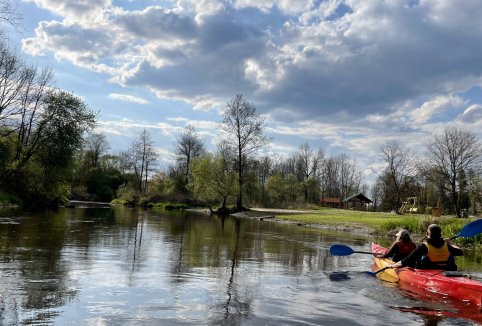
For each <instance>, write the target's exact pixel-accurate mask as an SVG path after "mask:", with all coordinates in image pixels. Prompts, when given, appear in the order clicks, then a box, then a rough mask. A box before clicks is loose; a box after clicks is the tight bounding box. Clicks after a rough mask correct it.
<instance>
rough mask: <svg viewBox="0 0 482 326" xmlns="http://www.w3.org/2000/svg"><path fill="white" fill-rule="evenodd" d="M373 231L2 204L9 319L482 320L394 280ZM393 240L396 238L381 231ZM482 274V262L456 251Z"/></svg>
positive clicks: (0, 233)
mask: <svg viewBox="0 0 482 326" xmlns="http://www.w3.org/2000/svg"><path fill="white" fill-rule="evenodd" d="M372 240H374V239H373V238H372V237H370V236H364V235H354V234H349V233H340V232H333V231H327V230H321V229H316V228H307V227H300V226H297V225H291V224H283V223H276V222H270V221H266V220H264V221H259V220H255V219H241V218H235V217H227V218H221V217H215V216H207V215H203V214H199V213H193V212H162V211H154V210H142V209H132V208H126V207H113V208H109V207H103V208H60V209H58V210H56V211H46V212H36V213H27V212H19V211H16V210H2V211H0V324H1V325H31V324H34V325H35V324H37V325H343V326H347V325H478V322H482V317H481V311H480V310H478V309H477V308H474V307H471V306H466V305H461V304H460V303H458V302H453V301H451V300H449V299H447V298H437V297H434V296H433V295H428V296H424V295H419V294H417V293H416V292H411V291H410V290H407V289H402V288H400V287H398V286H397V285H395V284H392V283H386V282H383V281H381V280H379V279H377V278H376V277H373V276H370V275H368V274H366V273H363V271H367V270H370V269H371V267H372V265H373V262H372V257H371V255H366V254H365V255H364V254H353V255H350V256H345V257H333V256H331V255H330V253H329V247H330V245H331V244H333V243H343V244H346V245H349V246H350V247H352V248H353V249H355V250H360V251H367V250H369V248H370V242H371V241H372ZM375 240H377V241H381V242H384V241H385V242H388V240H387V239H375ZM457 259H459V260H458V261H457V262H458V263H459V267H460V266H461V267H462V268H465V270H467V271H469V272H471V273H472V274H473V275H474V276H475V277H482V267H481V264H480V261H476V259H475V258H471V256H470V255H468V256H467V257H461V258H457Z"/></svg>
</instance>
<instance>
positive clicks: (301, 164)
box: [296, 143, 325, 202]
mask: <svg viewBox="0 0 482 326" xmlns="http://www.w3.org/2000/svg"><path fill="white" fill-rule="evenodd" d="M324 158H325V153H324V152H323V150H321V149H319V150H318V151H317V152H316V153H315V152H314V151H313V150H312V149H311V148H310V145H308V143H304V144H302V145H301V146H300V147H299V150H298V152H297V153H296V170H297V172H298V173H297V175H299V177H298V179H299V180H300V181H301V182H302V183H303V188H304V195H305V202H308V200H309V190H310V186H309V185H310V184H316V185H318V184H319V181H320V180H319V174H321V173H320V170H321V166H322V164H323V160H324ZM316 188H317V189H319V188H320V187H319V186H317V187H316Z"/></svg>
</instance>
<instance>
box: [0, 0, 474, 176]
mask: <svg viewBox="0 0 482 326" xmlns="http://www.w3.org/2000/svg"><path fill="white" fill-rule="evenodd" d="M17 10H18V12H19V13H20V14H21V15H22V16H23V20H22V21H21V24H22V25H23V28H22V30H21V31H18V30H14V29H11V28H10V29H8V31H9V32H8V42H9V43H10V46H11V47H12V48H14V49H16V50H18V51H19V53H20V54H21V56H22V57H23V58H24V59H25V60H26V61H27V62H29V63H31V64H36V65H38V66H50V67H52V70H53V72H54V74H55V81H56V83H55V85H56V86H57V87H58V88H60V89H63V90H65V91H69V92H73V93H74V94H75V95H77V96H79V97H81V98H82V99H83V100H84V101H85V103H86V104H87V105H88V106H89V108H90V109H92V110H94V111H98V112H99V124H98V127H97V131H98V132H102V133H104V134H105V135H106V136H107V138H108V140H109V142H110V145H111V151H113V152H118V151H122V150H125V149H127V148H128V147H129V146H130V145H131V144H132V142H133V141H134V140H135V138H136V137H137V136H138V135H139V134H140V132H141V131H142V130H144V129H147V130H148V131H149V132H150V134H151V136H152V139H153V140H154V143H155V147H156V149H157V151H158V153H159V155H160V159H161V166H162V165H164V166H167V164H169V163H170V162H172V158H173V156H172V151H173V148H174V144H175V141H176V137H177V136H178V135H179V134H180V133H181V132H182V131H183V130H184V128H185V127H186V126H187V125H192V126H194V127H195V128H196V130H197V131H198V133H199V134H200V136H201V137H202V139H203V141H204V143H205V145H206V146H207V148H208V149H209V150H211V151H215V149H216V142H217V141H218V140H219V138H218V123H219V122H220V121H221V120H222V111H223V109H224V108H225V107H226V103H227V102H228V101H230V100H231V99H232V98H233V97H234V96H235V95H236V94H243V96H244V98H245V99H246V100H247V101H249V102H250V103H252V104H254V105H255V106H256V110H257V111H256V112H257V113H258V114H260V115H261V116H262V117H263V119H264V120H265V123H266V124H265V134H266V135H267V136H268V137H271V138H272V142H271V143H270V145H269V147H268V148H267V149H266V153H268V154H269V155H279V156H287V155H291V154H293V153H295V152H296V151H297V149H298V148H299V146H300V145H301V144H303V143H308V144H309V146H310V148H311V149H313V150H314V151H317V150H318V149H322V150H323V151H324V152H325V153H326V155H327V156H335V155H338V154H341V153H346V154H348V155H350V157H352V158H353V159H355V160H356V162H357V164H358V166H359V168H360V170H361V171H363V172H364V176H365V177H366V178H370V174H371V172H370V171H371V168H375V169H377V167H380V164H381V162H380V161H379V160H378V159H377V153H378V149H379V147H380V146H381V145H382V144H384V143H386V142H387V141H391V140H397V141H400V142H401V143H403V144H404V145H405V146H407V148H409V149H410V150H411V151H413V152H415V153H417V152H418V153H423V149H424V147H425V143H426V142H427V141H428V140H430V139H431V137H433V135H435V134H437V133H440V132H442V131H443V129H444V128H446V127H448V126H455V127H457V128H463V129H466V130H469V131H472V132H474V133H476V134H477V135H478V136H479V137H480V136H482V128H481V127H482V89H481V86H482V56H481V54H482V24H480V17H482V5H481V4H480V0H458V1H451V0H445V1H443V0H419V1H417V0H385V1H382V0H363V1H357V0H326V1H320V0H311V1H301V0H279V1H274V0H256V1H255V0H230V1H218V0H177V1H147V0H145V1H144V0H137V1H136V0H20V1H18V5H17ZM372 176H373V175H372Z"/></svg>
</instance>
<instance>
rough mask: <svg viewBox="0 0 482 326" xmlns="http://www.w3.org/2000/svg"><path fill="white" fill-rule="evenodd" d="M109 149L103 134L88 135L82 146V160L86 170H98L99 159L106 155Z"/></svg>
mask: <svg viewBox="0 0 482 326" xmlns="http://www.w3.org/2000/svg"><path fill="white" fill-rule="evenodd" d="M109 148H110V145H109V142H108V140H107V137H106V136H105V135H104V134H99V133H90V134H89V135H88V136H87V139H86V140H85V146H84V159H85V162H86V164H87V166H88V168H89V169H95V168H98V167H99V164H100V159H101V157H102V156H103V155H105V154H107V151H108V150H109Z"/></svg>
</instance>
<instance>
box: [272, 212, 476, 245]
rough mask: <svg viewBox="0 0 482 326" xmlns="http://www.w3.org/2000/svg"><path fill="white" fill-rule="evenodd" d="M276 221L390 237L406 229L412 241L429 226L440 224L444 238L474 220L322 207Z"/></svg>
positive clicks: (463, 241) (467, 242)
mask: <svg viewBox="0 0 482 326" xmlns="http://www.w3.org/2000/svg"><path fill="white" fill-rule="evenodd" d="M276 218H278V219H281V220H287V221H292V222H297V223H301V224H320V225H325V226H328V227H333V228H339V229H350V228H352V229H359V228H367V229H369V230H371V232H372V233H373V234H376V235H380V236H387V237H390V236H393V234H394V233H395V232H396V231H398V230H399V229H401V228H407V229H408V230H410V232H411V233H412V234H413V235H414V237H415V238H418V239H421V238H422V237H423V236H424V234H425V231H426V230H427V227H428V226H429V225H430V224H432V223H437V224H440V226H441V227H442V230H443V235H444V237H451V236H454V235H456V234H457V233H459V231H460V230H461V229H462V227H463V226H464V225H465V224H467V223H469V222H471V221H473V220H474V219H475V218H468V219H467V218H465V219H460V218H455V217H450V216H443V217H432V216H430V215H420V214H417V215H396V214H390V213H378V212H359V211H350V210H342V209H331V208H321V209H319V210H310V211H306V213H303V214H292V215H284V214H277V215H276ZM456 243H457V244H460V245H463V246H478V247H482V236H481V235H478V236H476V237H473V238H458V239H457V240H456Z"/></svg>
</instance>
